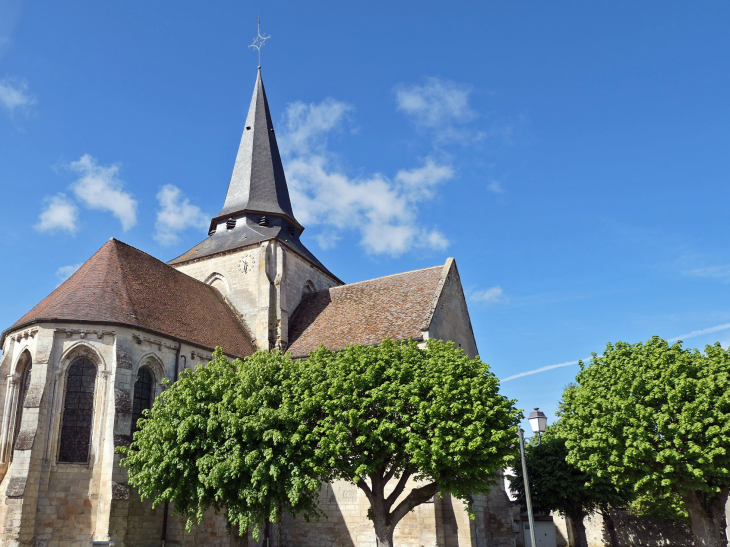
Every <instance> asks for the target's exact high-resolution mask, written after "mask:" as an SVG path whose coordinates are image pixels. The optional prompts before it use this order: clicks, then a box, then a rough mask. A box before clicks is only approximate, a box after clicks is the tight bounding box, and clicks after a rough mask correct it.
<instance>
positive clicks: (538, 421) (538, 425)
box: [518, 408, 547, 547]
mask: <svg viewBox="0 0 730 547" xmlns="http://www.w3.org/2000/svg"><path fill="white" fill-rule="evenodd" d="M527 420H528V421H529V422H530V427H531V428H532V432H533V433H537V435H538V437H537V439H538V440H537V444H538V445H539V444H540V441H541V440H542V434H543V433H545V428H546V426H547V416H545V414H544V413H543V412H541V411H540V409H539V408H536V409H535V410H534V411H532V412H530V416H529V417H528V418H527ZM518 433H519V435H520V455H521V456H522V478H523V479H525V502H526V504H527V521H528V522H529V523H530V539H531V540H532V547H537V543H536V541H535V519H534V518H533V516H532V499H531V498H530V479H529V477H528V476H527V460H526V459H525V431H524V430H523V429H522V428H521V427H520V428H519V430H518Z"/></svg>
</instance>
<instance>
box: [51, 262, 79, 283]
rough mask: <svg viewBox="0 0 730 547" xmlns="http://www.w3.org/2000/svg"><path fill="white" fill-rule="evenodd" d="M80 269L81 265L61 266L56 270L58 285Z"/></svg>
mask: <svg viewBox="0 0 730 547" xmlns="http://www.w3.org/2000/svg"><path fill="white" fill-rule="evenodd" d="M80 267H81V264H73V265H71V266H61V267H60V268H58V269H57V270H56V277H57V278H58V280H59V281H60V283H59V285H60V284H61V283H63V282H64V281H66V280H67V279H68V278H69V277H71V276H72V275H73V274H74V272H75V271H76V270H78V269H79V268H80Z"/></svg>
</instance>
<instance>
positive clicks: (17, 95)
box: [0, 76, 36, 114]
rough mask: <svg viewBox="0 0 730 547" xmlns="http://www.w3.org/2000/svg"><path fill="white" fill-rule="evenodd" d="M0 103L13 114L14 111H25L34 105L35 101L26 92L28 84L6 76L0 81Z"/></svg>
mask: <svg viewBox="0 0 730 547" xmlns="http://www.w3.org/2000/svg"><path fill="white" fill-rule="evenodd" d="M0 103H2V104H3V106H4V107H5V108H6V109H7V110H8V112H10V114H13V113H14V112H15V111H16V110H25V111H27V110H28V108H29V107H30V106H32V105H34V104H35V103H36V99H35V97H34V96H33V94H32V93H30V91H28V82H27V81H26V80H25V79H23V78H18V77H17V76H8V77H6V78H3V79H2V80H0Z"/></svg>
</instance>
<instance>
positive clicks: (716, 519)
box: [684, 488, 730, 547]
mask: <svg viewBox="0 0 730 547" xmlns="http://www.w3.org/2000/svg"><path fill="white" fill-rule="evenodd" d="M729 490H730V489H728V488H723V489H722V491H721V492H720V493H718V494H717V495H715V496H713V497H712V498H709V499H707V498H706V496H705V495H704V494H703V493H701V492H697V491H694V490H690V491H689V492H688V493H687V494H686V495H685V496H684V503H685V507H686V508H687V512H688V513H689V519H690V522H691V526H692V535H693V536H694V540H695V545H697V547H727V536H726V535H725V524H726V523H725V502H726V501H727V497H728V491H729Z"/></svg>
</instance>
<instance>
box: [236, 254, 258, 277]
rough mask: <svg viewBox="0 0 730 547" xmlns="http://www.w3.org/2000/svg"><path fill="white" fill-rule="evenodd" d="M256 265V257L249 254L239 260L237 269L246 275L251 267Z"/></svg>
mask: <svg viewBox="0 0 730 547" xmlns="http://www.w3.org/2000/svg"><path fill="white" fill-rule="evenodd" d="M255 265H256V257H255V256H254V255H253V254H251V253H247V254H245V255H243V256H242V257H241V260H240V261H239V262H238V269H239V271H240V272H241V273H243V274H247V273H248V272H250V271H252V270H253V267H254V266H255Z"/></svg>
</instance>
